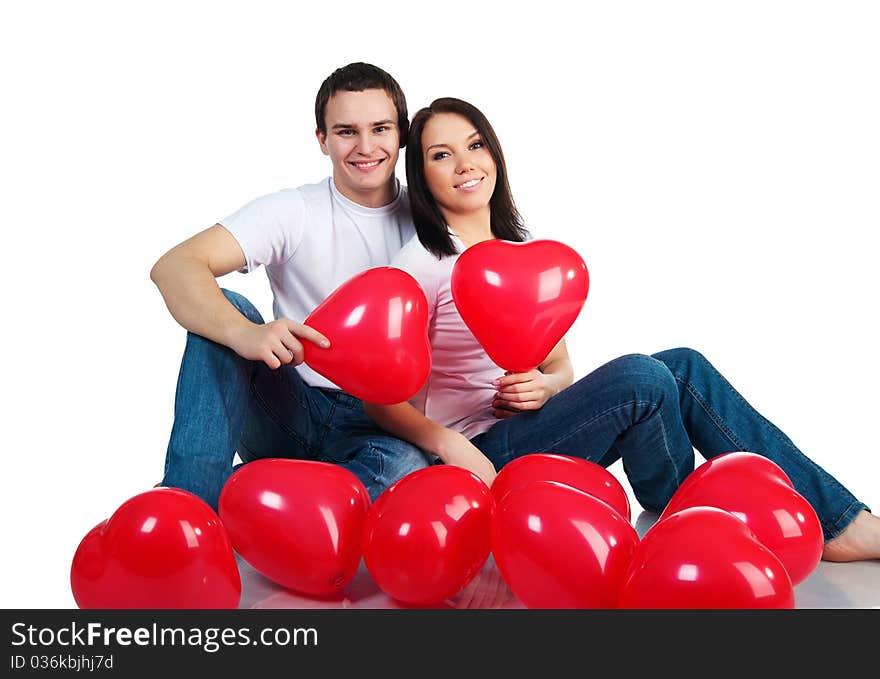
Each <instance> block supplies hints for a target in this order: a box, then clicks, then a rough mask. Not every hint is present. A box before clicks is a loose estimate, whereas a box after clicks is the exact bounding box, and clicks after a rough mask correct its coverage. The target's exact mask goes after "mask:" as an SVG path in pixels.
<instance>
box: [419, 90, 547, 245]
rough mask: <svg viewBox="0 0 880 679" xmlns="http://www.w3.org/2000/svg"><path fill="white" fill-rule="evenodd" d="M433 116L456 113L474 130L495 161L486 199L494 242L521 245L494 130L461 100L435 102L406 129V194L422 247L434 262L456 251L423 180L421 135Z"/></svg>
mask: <svg viewBox="0 0 880 679" xmlns="http://www.w3.org/2000/svg"><path fill="white" fill-rule="evenodd" d="M437 113H457V114H458V115H460V116H463V117H465V118H467V119H468V120H469V121H470V122H471V124H472V125H473V126H474V127H475V128H476V129H477V133H478V134H479V135H480V138H481V140H482V142H483V144H484V145H485V147H486V150H488V151H489V154H490V155H491V156H492V160H494V161H495V171H496V173H497V178H496V180H495V190H494V191H493V192H492V197H491V198H490V199H489V209H490V211H491V215H490V225H491V228H492V233H493V234H494V236H495V237H496V238H500V239H502V240H509V241H516V242H522V241H524V240H525V239H526V238H527V237H528V235H529V233H528V231H527V230H526V228H525V227H524V226H523V220H522V217H521V216H520V214H519V212H518V211H517V209H516V205H515V204H514V202H513V195H512V194H511V192H510V184H509V183H508V181H507V165H506V164H505V162H504V154H503V153H502V152H501V143H500V142H499V141H498V136H497V135H496V134H495V130H493V129H492V126H491V125H490V124H489V121H488V120H487V119H486V116H484V115H483V114H482V112H480V110H479V109H477V107H476V106H474V105H473V104H469V103H468V102H466V101H462V100H461V99H454V98H452V97H445V98H443V99H435V100H434V101H433V102H431V105H430V106H426V107H425V108H423V109H421V110H420V111H419V112H418V113H416V114H415V116H413V119H412V124H411V125H410V129H409V137H410V145H409V150H408V151H407V153H406V190H407V194H408V195H409V203H410V206H411V208H412V216H413V223H414V224H415V226H416V234H417V235H418V237H419V240H420V241H421V242H422V245H424V246H425V248H426V249H427V250H429V251H430V252H432V253H434V254H435V255H436V256H437V257H438V258H442V257H443V256H444V255H454V254H455V253H456V252H457V251H456V249H455V244H454V243H453V242H452V238H450V236H449V229H448V228H447V226H446V220H445V219H444V218H443V213H442V212H440V207H439V206H438V205H437V201H436V200H434V196H432V195H431V192H430V191H429V190H428V182H427V180H426V179H425V157H424V156H425V154H424V152H423V151H422V132H424V130H425V124H426V123H427V122H428V121H429V120H430V119H431V118H432V117H433V116H434V115H436V114H437Z"/></svg>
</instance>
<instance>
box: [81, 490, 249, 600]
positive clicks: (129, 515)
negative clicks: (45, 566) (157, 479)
mask: <svg viewBox="0 0 880 679" xmlns="http://www.w3.org/2000/svg"><path fill="white" fill-rule="evenodd" d="M70 587H71V589H72V590H73V598H74V599H75V600H76V604H77V606H79V607H80V608H237V607H238V603H239V600H240V598H241V579H240V577H239V574H238V565H237V564H236V562H235V555H234V554H233V551H232V545H231V543H230V541H229V536H228V535H227V533H226V530H225V528H224V527H223V525H222V524H221V523H220V519H219V517H218V516H217V514H216V513H214V510H213V509H211V507H209V506H208V505H207V504H206V503H205V502H204V501H203V500H201V499H200V498H199V497H197V496H195V495H193V494H192V493H189V492H187V491H184V490H179V489H176V488H154V489H152V490H148V491H147V492H145V493H141V494H140V495H135V496H134V497H132V498H130V499H128V500H126V501H125V502H123V503H122V505H120V507H119V508H118V509H117V510H116V511H115V512H114V513H113V515H112V516H111V517H110V518H109V519H107V520H106V521H102V522H101V523H100V524H98V525H97V526H95V527H94V528H92V530H90V531H89V532H88V533H87V534H86V536H85V537H84V538H83V539H82V541H81V542H80V544H79V547H78V548H77V550H76V553H75V554H74V556H73V563H72V565H71V568H70Z"/></svg>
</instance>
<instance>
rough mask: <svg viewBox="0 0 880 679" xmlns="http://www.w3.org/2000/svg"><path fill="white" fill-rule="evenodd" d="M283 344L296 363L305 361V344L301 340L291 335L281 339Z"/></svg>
mask: <svg viewBox="0 0 880 679" xmlns="http://www.w3.org/2000/svg"><path fill="white" fill-rule="evenodd" d="M281 344H282V345H283V346H284V348H285V349H286V350H287V353H288V355H289V356H290V360H292V361H293V364H294V365H299V364H300V363H302V362H303V359H304V358H305V352H304V351H303V345H302V344H300V342H299V340H297V339H296V337H294V336H292V335H291V336H289V337H286V338H283V339H282V340H281ZM284 362H285V363H289V361H284Z"/></svg>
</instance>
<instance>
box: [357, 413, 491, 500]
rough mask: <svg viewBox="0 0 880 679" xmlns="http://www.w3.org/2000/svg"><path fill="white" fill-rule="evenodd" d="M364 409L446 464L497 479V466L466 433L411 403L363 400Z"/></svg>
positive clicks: (396, 434)
mask: <svg viewBox="0 0 880 679" xmlns="http://www.w3.org/2000/svg"><path fill="white" fill-rule="evenodd" d="M364 411H366V413H367V415H369V416H370V417H371V418H372V419H373V421H374V422H375V423H376V424H378V425H379V426H380V427H382V429H384V430H385V431H387V432H388V433H390V434H393V435H394V436H397V437H398V438H401V439H404V440H405V441H409V442H410V443H412V444H413V445H415V446H418V447H419V448H421V449H422V450H426V451H428V452H431V453H434V454H435V455H436V456H437V457H439V458H440V459H441V460H443V462H445V463H446V464H452V465H455V466H457V467H464V468H465V469H467V470H468V471H471V472H473V473H474V474H476V475H477V476H479V477H480V478H481V479H483V481H485V482H486V485H491V484H492V481H493V480H494V479H495V466H494V465H493V464H492V462H491V461H490V460H489V458H487V457H486V456H485V455H484V454H483V451H481V450H480V449H479V448H477V447H476V446H475V445H474V444H473V443H471V442H470V441H469V440H468V439H467V437H465V436H464V435H463V434H460V433H458V432H457V431H453V430H452V429H448V428H447V427H444V426H443V425H440V424H437V423H436V422H434V421H433V420H430V419H428V418H427V417H425V416H424V415H423V414H422V413H420V412H419V411H418V410H416V409H415V408H414V407H413V406H412V405H411V404H410V403H407V402H403V403H395V404H393V405H377V404H375V403H364Z"/></svg>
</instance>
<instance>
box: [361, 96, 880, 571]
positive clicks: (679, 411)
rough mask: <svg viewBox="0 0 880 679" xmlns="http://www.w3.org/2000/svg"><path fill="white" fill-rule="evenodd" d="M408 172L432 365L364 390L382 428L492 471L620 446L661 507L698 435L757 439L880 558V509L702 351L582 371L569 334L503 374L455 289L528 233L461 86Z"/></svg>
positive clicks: (431, 125) (850, 546) (832, 522)
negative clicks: (388, 397) (487, 249)
mask: <svg viewBox="0 0 880 679" xmlns="http://www.w3.org/2000/svg"><path fill="white" fill-rule="evenodd" d="M406 175H407V183H408V190H409V196H410V201H411V204H412V211H413V220H414V222H415V225H416V232H417V237H414V238H413V239H412V240H411V241H410V242H409V243H408V244H407V245H405V246H404V247H403V249H402V250H401V251H400V253H399V254H398V255H397V256H396V257H395V259H394V260H392V262H391V264H392V265H393V266H397V267H399V268H401V269H403V270H405V271H407V272H409V273H410V274H412V275H413V276H414V277H415V278H416V280H418V281H419V283H420V284H421V285H422V287H423V288H424V290H425V294H426V297H427V299H428V307H429V337H430V340H431V347H432V362H433V365H432V369H431V374H430V376H429V378H428V381H427V383H426V384H425V386H424V388H423V389H422V390H421V391H420V392H419V393H418V394H417V395H416V396H415V397H413V399H411V401H409V402H405V403H398V404H394V405H387V406H380V405H375V404H365V407H366V409H367V413H368V414H369V415H370V416H371V417H372V418H373V419H374V420H375V421H376V422H377V423H378V424H379V425H380V426H381V427H382V428H384V429H385V430H386V431H388V432H390V433H392V434H394V435H396V436H398V437H400V438H402V439H405V440H407V441H409V442H411V443H413V444H415V445H416V446H418V447H420V448H422V449H423V450H425V451H428V452H430V453H433V454H434V455H436V456H437V457H438V458H439V460H440V461H442V462H444V463H446V464H455V465H459V466H461V467H465V468H467V469H470V470H471V471H473V472H474V473H476V474H477V475H478V476H480V477H481V478H482V479H484V480H485V481H486V482H487V483H491V482H492V479H493V478H494V476H495V473H496V470H498V469H501V468H502V467H503V466H504V465H505V464H507V463H508V462H510V461H511V460H512V459H514V458H516V457H519V456H521V455H525V454H528V453H536V452H553V453H559V454H566V455H574V456H578V457H583V458H586V459H588V460H592V461H594V462H597V463H599V464H601V465H602V466H605V467H607V466H608V465H610V464H611V463H613V462H615V461H616V460H617V459H620V458H622V460H623V466H624V470H625V472H626V474H627V478H628V479H629V482H630V484H631V485H632V488H633V491H634V493H635V496H636V498H637V499H638V501H639V503H640V504H641V505H642V506H643V507H644V508H645V509H649V510H653V511H655V512H658V513H659V512H661V511H662V510H663V508H664V506H665V505H666V503H667V502H668V501H669V499H670V498H671V496H672V494H673V493H674V492H675V490H676V489H677V488H678V486H679V484H680V483H681V482H682V481H683V480H684V478H685V477H686V476H687V475H688V474H689V473H690V472H691V471H693V469H694V455H693V449H694V448H696V449H697V450H699V451H700V453H701V454H702V455H703V456H704V457H706V458H707V459H708V458H711V457H713V456H715V455H719V454H721V453H725V452H730V451H737V450H743V451H750V452H755V453H760V454H762V455H764V456H766V457H768V458H769V459H771V460H773V461H774V462H775V463H776V464H778V465H779V466H780V467H781V468H782V469H783V470H784V471H785V472H786V474H788V476H789V477H790V478H791V480H792V482H793V483H794V486H795V488H796V489H797V490H798V492H799V493H801V494H802V495H803V496H804V497H805V498H806V499H807V500H808V501H809V502H810V503H811V504H812V506H813V507H814V508H815V510H816V513H817V514H818V516H819V519H820V522H821V524H822V528H823V531H824V535H825V540H826V543H825V548H824V552H823V558H825V559H826V560H832V561H854V560H861V559H873V558H880V518H878V517H876V516H874V515H873V514H871V513H869V510H868V508H867V507H866V506H865V504H863V503H862V502H860V501H858V500H857V499H856V498H855V497H853V495H852V494H851V493H850V492H849V491H848V490H847V489H846V488H844V487H843V486H842V485H841V484H840V483H839V482H838V481H837V480H836V479H834V478H833V477H832V476H831V475H829V474H828V473H827V472H826V471H825V470H824V469H822V468H821V467H819V466H818V465H816V464H815V463H814V462H812V461H811V460H810V459H809V458H807V457H806V456H805V455H804V454H803V453H802V452H801V451H800V450H798V449H797V447H796V446H795V445H794V444H793V443H792V442H791V440H790V439H789V438H788V437H787V436H786V435H785V434H783V433H782V432H781V431H780V430H779V429H778V428H777V427H775V426H774V425H773V424H772V423H771V422H769V421H768V420H766V419H765V418H764V417H762V416H761V415H760V414H759V413H758V412H757V411H755V410H754V408H752V407H751V406H750V405H749V404H748V403H747V402H746V401H745V400H744V399H743V398H742V396H740V395H739V394H738V393H737V392H736V391H735V390H734V389H733V387H732V386H731V385H730V384H729V383H728V381H727V380H726V379H725V378H724V377H723V376H722V375H721V374H720V373H719V372H718V371H717V370H716V369H715V368H714V367H713V366H712V365H711V364H710V363H709V362H708V361H707V360H706V359H705V358H704V357H703V356H702V355H700V354H699V353H697V352H696V351H693V350H691V349H671V350H669V351H663V352H661V353H658V354H654V355H653V356H646V355H639V354H633V355H627V356H621V357H620V358H617V359H615V360H613V361H611V362H610V363H607V364H606V365H604V366H602V367H600V368H599V369H597V370H596V371H594V372H593V373H591V374H589V375H587V376H586V377H584V378H582V379H581V380H578V381H577V382H576V383H574V384H572V378H573V371H572V366H571V362H570V360H569V357H568V352H567V350H566V347H565V341H564V340H563V341H561V342H559V344H558V345H557V346H556V347H555V348H554V349H553V350H552V351H551V352H550V354H549V355H548V356H547V358H546V359H545V361H544V362H543V363H542V364H541V365H540V366H539V367H538V368H537V369H535V370H531V371H529V372H527V373H517V374H507V375H505V374H504V373H503V371H502V370H501V369H500V368H498V366H496V365H495V364H494V363H493V362H492V361H491V360H490V359H489V357H488V356H487V355H486V353H485V351H484V350H483V349H482V347H481V346H480V344H479V342H477V340H476V339H475V338H474V336H473V335H472V334H471V332H470V330H468V328H467V326H466V325H465V324H464V322H463V321H462V319H461V317H460V316H459V314H458V311H457V310H456V307H455V304H454V303H453V300H452V293H451V290H450V277H451V273H452V267H453V265H454V264H455V261H456V259H457V257H458V255H459V254H460V253H461V252H463V251H464V250H465V249H466V248H467V247H469V246H471V245H474V244H475V243H479V242H481V241H484V240H489V239H493V238H501V239H505V240H510V241H523V240H525V239H526V238H528V233H527V231H526V230H525V228H524V227H523V223H522V219H521V217H520V215H519V213H518V212H517V210H516V207H515V204H514V201H513V198H512V196H511V192H510V187H509V185H508V181H507V171H506V167H505V163H504V155H503V153H502V151H501V146H500V144H499V142H498V138H497V137H496V135H495V132H494V131H493V129H492V126H491V125H490V124H489V122H488V121H487V120H486V118H485V116H483V114H482V113H481V112H480V111H479V110H477V109H476V108H475V107H474V106H472V105H471V104H468V103H467V102H464V101H461V100H459V99H452V98H444V99H437V100H436V101H434V102H433V103H432V104H431V105H430V106H429V107H426V108H423V109H422V110H420V111H419V112H418V113H417V114H416V115H415V117H414V118H413V121H412V124H411V126H410V137H409V148H408V151H407V154H406Z"/></svg>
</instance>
